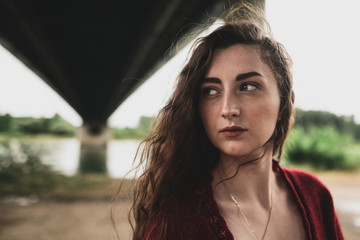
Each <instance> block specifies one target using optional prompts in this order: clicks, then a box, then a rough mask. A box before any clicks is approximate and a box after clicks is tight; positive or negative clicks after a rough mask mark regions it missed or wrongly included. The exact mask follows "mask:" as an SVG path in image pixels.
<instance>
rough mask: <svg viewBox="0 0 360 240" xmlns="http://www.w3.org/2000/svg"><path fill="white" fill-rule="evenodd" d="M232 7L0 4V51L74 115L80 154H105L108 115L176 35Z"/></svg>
mask: <svg viewBox="0 0 360 240" xmlns="http://www.w3.org/2000/svg"><path fill="white" fill-rule="evenodd" d="M234 2H237V1H231V0H152V1H149V0H135V1H130V0H129V1H125V0H117V1H116V0H76V1H74V0H52V1H48V0H31V1H25V0H0V44H2V45H3V46H4V47H5V48H6V49H8V50H9V51H10V52H11V53H12V54H14V55H15V56H16V57H17V58H19V59H20V60H21V61H22V62H23V63H24V64H25V65H26V66H28V67H29V68H30V69H31V70H32V71H34V72H35V73H36V74H37V75H39V76H40V77H41V78H42V79H43V80H44V81H45V82H46V83H47V84H49V85H50V86H51V87H52V88H53V89H54V90H55V91H56V92H57V93H58V94H59V95H60V96H61V97H62V98H63V99H64V100H65V101H67V102H68V103H69V104H70V105H71V106H72V107H73V108H74V109H75V111H76V112H77V113H79V115H80V116H81V118H82V119H83V129H82V130H81V136H83V137H82V143H83V144H82V148H84V149H85V150H84V152H85V153H84V154H85V155H86V154H87V153H86V152H87V151H88V150H89V149H91V148H94V146H97V147H98V148H100V149H104V151H105V153H106V141H107V140H108V138H107V136H108V135H109V133H108V129H107V124H106V122H107V119H108V118H109V116H110V115H111V114H112V113H113V112H114V111H115V110H116V108H117V107H118V106H119V105H120V104H121V103H122V102H123V101H124V100H125V99H126V98H127V97H128V96H129V95H130V94H131V93H132V92H133V91H134V90H135V89H136V88H137V87H138V86H140V85H141V84H142V83H143V81H144V80H145V79H146V78H147V77H148V76H150V75H151V74H152V73H153V72H154V71H155V70H156V69H158V68H159V67H161V66H162V64H163V63H165V62H166V61H167V60H168V59H169V58H170V57H172V55H173V54H172V53H171V52H170V53H169V52H168V50H169V49H170V47H171V46H172V45H173V44H175V43H176V41H177V40H178V39H179V38H180V37H181V36H183V35H184V34H186V33H187V32H188V31H189V30H191V29H192V28H193V27H194V26H196V24H197V23H201V22H203V21H205V20H206V19H208V16H217V15H218V14H220V13H221V12H222V11H223V10H224V8H226V7H227V6H229V4H233V3H234ZM249 2H252V3H255V4H258V5H259V6H261V7H264V2H265V0H249ZM89 146H90V148H89ZM86 149H87V150H86ZM88 152H89V151H88ZM88 155H93V153H91V151H90V153H89V154H88ZM105 155H106V154H105ZM85 158H86V157H85ZM85 162H86V160H85Z"/></svg>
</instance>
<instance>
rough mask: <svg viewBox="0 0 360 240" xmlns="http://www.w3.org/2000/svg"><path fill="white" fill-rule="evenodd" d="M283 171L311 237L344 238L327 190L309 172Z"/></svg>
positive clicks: (328, 239) (320, 238)
mask: <svg viewBox="0 0 360 240" xmlns="http://www.w3.org/2000/svg"><path fill="white" fill-rule="evenodd" d="M284 172H285V177H286V178H287V180H288V182H289V184H290V186H291V188H292V189H293V191H294V193H295V196H296V198H297V201H298V203H299V204H300V206H301V208H302V209H303V211H304V214H305V218H306V219H307V224H308V229H309V231H310V235H311V236H312V239H319V240H322V239H324V240H325V239H326V240H342V239H344V237H343V234H342V231H341V227H340V224H339V220H338V217H337V215H336V212H335V208H334V204H333V199H332V196H331V194H330V192H329V190H328V189H327V188H326V187H325V186H324V185H323V184H322V183H321V182H320V181H319V180H318V179H317V178H316V177H315V176H313V175H311V174H309V173H306V172H303V171H299V170H289V169H287V170H284Z"/></svg>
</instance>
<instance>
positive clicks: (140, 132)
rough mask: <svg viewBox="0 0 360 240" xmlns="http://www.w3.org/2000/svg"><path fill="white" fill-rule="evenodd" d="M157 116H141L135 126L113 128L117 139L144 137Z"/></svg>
mask: <svg viewBox="0 0 360 240" xmlns="http://www.w3.org/2000/svg"><path fill="white" fill-rule="evenodd" d="M154 121H155V117H146V116H141V117H140V120H139V123H138V125H137V127H135V128H129V127H125V128H113V135H114V138H115V139H142V138H144V137H145V136H146V134H147V132H148V131H149V130H150V128H151V127H152V125H153V123H154Z"/></svg>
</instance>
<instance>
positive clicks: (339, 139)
mask: <svg viewBox="0 0 360 240" xmlns="http://www.w3.org/2000/svg"><path fill="white" fill-rule="evenodd" d="M350 143H352V139H351V137H349V136H347V135H342V134H340V133H339V132H338V131H337V130H336V129H335V128H334V127H330V126H327V127H322V128H317V127H312V128H309V129H308V130H304V129H303V128H301V127H296V128H295V129H293V130H292V132H291V134H290V139H289V140H287V142H286V144H285V154H286V158H287V160H288V161H289V162H290V163H293V164H300V165H310V166H312V167H313V168H315V169H321V170H331V169H345V168H350V167H352V166H351V164H350V163H349V162H348V161H347V157H348V156H347V153H346V146H347V145H349V144H350Z"/></svg>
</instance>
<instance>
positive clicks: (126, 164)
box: [3, 138, 139, 178]
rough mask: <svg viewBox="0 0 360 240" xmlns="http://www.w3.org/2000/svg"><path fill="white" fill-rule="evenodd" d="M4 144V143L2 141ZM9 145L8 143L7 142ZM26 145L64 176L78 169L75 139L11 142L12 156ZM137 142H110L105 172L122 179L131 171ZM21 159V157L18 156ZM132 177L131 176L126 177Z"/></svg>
mask: <svg viewBox="0 0 360 240" xmlns="http://www.w3.org/2000/svg"><path fill="white" fill-rule="evenodd" d="M3 142H4V141H3ZM8 143H9V142H8ZM22 143H23V144H26V145H27V146H30V147H31V148H32V149H38V148H41V149H43V150H44V151H42V152H43V153H42V156H41V158H40V159H41V161H42V162H43V163H45V164H48V165H50V166H52V168H53V169H54V170H57V171H59V172H61V173H63V174H66V175H74V174H75V173H77V171H78V169H79V156H80V142H79V140H77V139H76V138H68V139H41V138H39V139H37V138H35V139H31V140H29V139H27V140H11V141H10V148H11V149H12V150H11V151H12V153H11V154H12V155H15V156H16V155H19V154H21V153H19V151H20V150H17V149H19V147H18V145H20V144H22ZM138 145H139V141H136V140H111V141H110V142H109V143H108V146H107V162H106V168H107V172H108V174H109V175H110V176H111V177H114V178H118V177H124V176H125V175H126V174H127V173H128V172H129V171H130V170H131V169H132V162H133V160H134V157H135V154H136V150H137V147H138ZM20 158H21V156H20ZM128 176H129V177H132V176H133V175H132V174H129V175H128Z"/></svg>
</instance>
